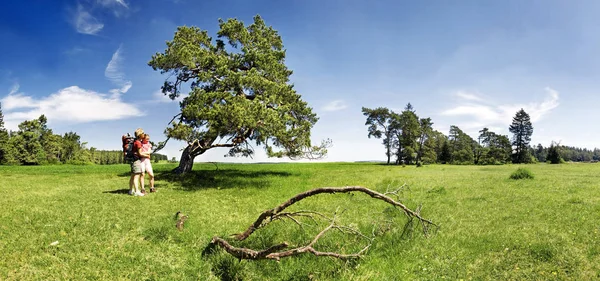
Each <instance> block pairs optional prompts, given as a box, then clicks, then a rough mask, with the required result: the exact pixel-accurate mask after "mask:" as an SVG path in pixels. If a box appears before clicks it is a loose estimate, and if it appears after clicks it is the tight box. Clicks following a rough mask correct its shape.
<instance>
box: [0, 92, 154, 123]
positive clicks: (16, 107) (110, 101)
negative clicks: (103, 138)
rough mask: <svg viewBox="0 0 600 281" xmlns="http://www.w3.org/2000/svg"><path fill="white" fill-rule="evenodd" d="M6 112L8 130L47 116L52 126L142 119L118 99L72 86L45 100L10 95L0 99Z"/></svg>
mask: <svg viewBox="0 0 600 281" xmlns="http://www.w3.org/2000/svg"><path fill="white" fill-rule="evenodd" d="M0 102H2V110H3V111H4V112H3V113H4V121H5V122H6V128H8V129H11V130H16V129H17V126H18V124H19V123H21V122H23V121H24V120H31V119H34V118H38V117H39V116H40V115H42V114H44V115H46V117H48V120H49V122H63V123H69V124H73V123H86V122H93V121H107V120H118V119H123V118H127V117H133V116H141V115H143V113H142V112H141V111H140V110H139V109H138V108H137V107H135V106H133V105H130V104H127V103H125V102H123V101H122V100H120V99H119V98H113V97H109V96H108V95H106V94H102V93H98V92H95V91H91V90H86V89H82V88H79V87H78V86H71V87H67V88H64V89H61V90H59V91H58V92H56V93H53V94H51V95H49V96H46V97H40V98H36V97H32V96H27V95H25V94H23V93H17V92H16V91H13V90H11V92H10V93H9V94H8V95H7V96H5V97H4V98H2V99H0Z"/></svg>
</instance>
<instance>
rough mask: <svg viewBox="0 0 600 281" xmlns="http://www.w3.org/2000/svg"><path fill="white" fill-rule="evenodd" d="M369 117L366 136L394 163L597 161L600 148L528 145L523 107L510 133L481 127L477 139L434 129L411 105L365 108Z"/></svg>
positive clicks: (529, 130)
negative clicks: (378, 142) (379, 144)
mask: <svg viewBox="0 0 600 281" xmlns="http://www.w3.org/2000/svg"><path fill="white" fill-rule="evenodd" d="M362 113H363V115H365V116H366V118H367V120H366V122H365V125H367V126H368V137H369V138H371V137H374V138H378V139H382V144H383V145H384V147H385V151H386V152H385V154H386V157H387V163H388V164H390V163H392V160H394V163H395V164H407V165H410V164H416V165H421V164H433V163H439V164H479V165H498V164H506V163H535V162H551V163H560V162H563V161H576V162H580V161H598V160H600V150H599V149H594V150H588V149H581V148H576V147H569V146H560V145H557V144H554V143H553V144H552V145H551V146H550V147H547V148H546V147H543V146H542V145H541V144H538V145H537V147H531V146H529V143H530V141H531V135H532V134H533V125H532V124H531V120H530V117H529V115H528V114H527V113H526V112H525V111H524V110H523V109H521V110H519V111H518V112H517V113H516V114H515V116H514V117H513V120H512V123H511V124H510V126H509V132H511V133H512V134H513V136H512V137H511V138H509V136H508V135H502V134H498V133H495V132H492V131H490V130H489V129H488V128H482V129H481V130H480V131H479V135H478V136H477V139H473V138H472V137H471V136H469V135H468V134H466V133H465V132H463V131H462V130H461V129H460V128H459V127H458V126H454V125H453V126H450V131H449V134H448V135H445V134H444V133H442V132H439V131H436V130H433V128H432V125H433V122H432V120H431V118H419V116H418V115H417V114H416V111H415V110H414V108H413V107H412V105H411V104H410V103H408V104H407V105H406V107H405V108H404V110H403V111H402V112H400V113H396V112H394V111H392V110H390V109H388V108H385V107H379V108H374V109H371V108H366V107H363V108H362Z"/></svg>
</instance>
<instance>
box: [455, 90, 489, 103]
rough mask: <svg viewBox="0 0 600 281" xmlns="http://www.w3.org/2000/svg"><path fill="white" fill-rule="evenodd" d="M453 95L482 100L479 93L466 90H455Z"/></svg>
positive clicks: (470, 99)
mask: <svg viewBox="0 0 600 281" xmlns="http://www.w3.org/2000/svg"><path fill="white" fill-rule="evenodd" d="M455 95H456V96H457V97H459V98H461V99H464V100H468V101H483V99H482V98H481V97H479V95H477V94H474V93H469V92H467V91H457V92H456V93H455Z"/></svg>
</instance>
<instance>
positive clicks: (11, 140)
mask: <svg viewBox="0 0 600 281" xmlns="http://www.w3.org/2000/svg"><path fill="white" fill-rule="evenodd" d="M47 121H48V120H47V119H46V117H45V116H44V115H42V116H40V117H39V118H38V119H34V120H27V121H24V122H22V123H21V124H19V129H18V130H17V131H8V130H6V128H5V127H4V116H3V115H2V110H1V109H0V164H2V165H44V164H101V165H102V164H121V163H124V161H123V152H122V151H121V150H113V151H106V150H97V149H96V148H94V147H91V148H87V147H86V146H87V142H82V141H81V137H80V136H79V135H77V133H74V132H68V133H65V134H64V135H59V134H54V133H53V132H52V129H50V128H48V126H47ZM115 139H116V141H115V142H116V143H117V144H120V135H119V136H117V137H115ZM118 146H120V145H118ZM151 159H152V160H154V161H160V160H167V156H166V155H162V154H152V158H151Z"/></svg>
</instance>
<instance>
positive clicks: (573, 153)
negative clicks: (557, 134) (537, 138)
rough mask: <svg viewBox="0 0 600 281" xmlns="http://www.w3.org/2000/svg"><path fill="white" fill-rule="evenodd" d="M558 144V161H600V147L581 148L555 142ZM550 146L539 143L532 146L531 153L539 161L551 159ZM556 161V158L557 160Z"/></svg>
mask: <svg viewBox="0 0 600 281" xmlns="http://www.w3.org/2000/svg"><path fill="white" fill-rule="evenodd" d="M553 145H554V146H556V153H557V154H558V161H559V162H562V161H571V162H597V161H600V149H598V148H594V149H593V150H591V149H587V148H579V147H573V146H564V145H559V144H553ZM551 148H552V145H551V146H550V147H544V146H542V144H538V145H537V146H535V147H531V148H530V149H531V150H530V151H531V154H532V155H534V157H535V158H536V160H537V161H538V162H547V161H551V159H550V158H551V155H552V154H551V152H550V150H551ZM549 153H550V154H549ZM555 161H556V160H555Z"/></svg>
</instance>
